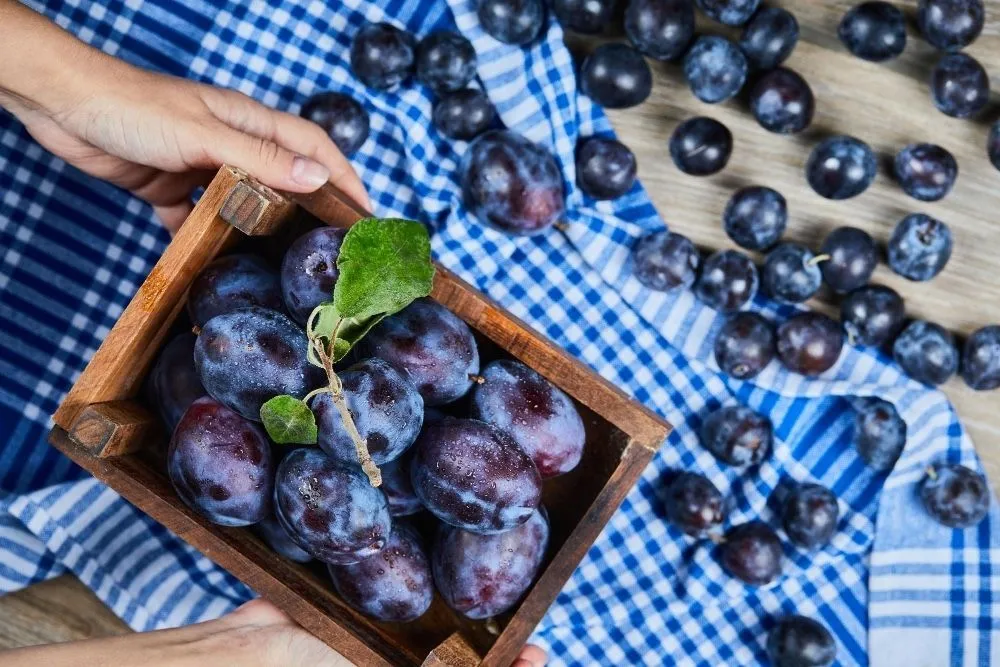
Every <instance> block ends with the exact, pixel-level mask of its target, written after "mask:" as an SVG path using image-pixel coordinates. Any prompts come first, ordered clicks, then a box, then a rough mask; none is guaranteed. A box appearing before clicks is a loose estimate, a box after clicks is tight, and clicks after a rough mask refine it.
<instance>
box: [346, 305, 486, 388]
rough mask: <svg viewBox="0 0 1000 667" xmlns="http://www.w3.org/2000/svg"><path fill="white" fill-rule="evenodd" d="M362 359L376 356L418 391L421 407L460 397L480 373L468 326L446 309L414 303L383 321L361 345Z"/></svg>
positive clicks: (476, 351)
mask: <svg viewBox="0 0 1000 667" xmlns="http://www.w3.org/2000/svg"><path fill="white" fill-rule="evenodd" d="M360 347H361V350H360V352H361V354H362V355H363V356H371V357H378V358H380V359H382V360H384V361H386V362H388V363H389V365H390V366H392V367H393V368H395V369H396V370H398V371H399V372H400V373H402V374H403V376H404V377H406V378H407V379H408V380H409V381H410V382H411V383H413V386H414V387H416V388H417V391H418V392H420V395H421V396H422V397H423V399H424V404H425V405H428V406H431V405H444V404H445V403H451V402H452V401H454V400H456V399H459V398H461V397H462V396H464V395H465V393H466V392H467V391H469V389H470V388H471V387H472V377H471V376H474V375H476V374H478V373H479V349H478V347H477V346H476V339H475V338H473V336H472V330H471V329H469V326H468V325H467V324H466V323H465V322H463V321H462V320H460V319H459V318H458V316H456V315H455V314H454V313H452V312H451V311H449V310H448V309H447V308H445V307H444V306H442V305H440V304H438V303H435V302H434V301H431V300H430V299H418V300H416V301H414V302H413V303H412V304H410V305H409V306H408V307H407V308H405V309H404V310H403V311H402V312H399V313H396V314H395V315H392V316H391V317H387V318H385V319H384V320H382V323H381V324H379V325H378V326H377V327H375V329H373V330H372V331H371V333H369V334H368V335H367V336H365V338H364V339H363V340H362V343H361V346H360Z"/></svg>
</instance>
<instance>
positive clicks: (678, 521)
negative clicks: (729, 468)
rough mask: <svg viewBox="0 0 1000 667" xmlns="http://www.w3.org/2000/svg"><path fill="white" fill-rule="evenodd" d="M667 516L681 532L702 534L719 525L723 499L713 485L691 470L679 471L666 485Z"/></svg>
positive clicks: (723, 512)
mask: <svg viewBox="0 0 1000 667" xmlns="http://www.w3.org/2000/svg"><path fill="white" fill-rule="evenodd" d="M665 505H666V511H667V519H668V520H669V521H670V523H672V524H674V525H675V526H677V528H679V529H680V530H681V532H683V533H684V534H685V535H690V536H691V537H705V536H706V535H709V534H710V533H712V532H715V530H716V529H717V528H719V527H720V526H721V525H722V521H723V519H724V518H725V502H724V500H723V497H722V494H721V493H720V492H719V490H718V489H717V488H715V485H714V484H712V482H711V481H710V480H709V479H708V478H707V477H705V476H704V475H699V474H698V473H694V472H680V473H678V474H677V475H676V476H674V478H673V479H672V480H670V482H669V483H668V484H667V488H666V498H665Z"/></svg>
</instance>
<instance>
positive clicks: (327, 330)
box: [313, 301, 341, 340]
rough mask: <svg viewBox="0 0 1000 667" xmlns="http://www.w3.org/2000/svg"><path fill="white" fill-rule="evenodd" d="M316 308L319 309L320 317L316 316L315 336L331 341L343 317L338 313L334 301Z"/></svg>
mask: <svg viewBox="0 0 1000 667" xmlns="http://www.w3.org/2000/svg"><path fill="white" fill-rule="evenodd" d="M316 308H318V309H319V315H317V316H316V323H315V324H314V325H313V335H314V336H321V337H323V338H326V339H328V340H329V339H330V338H332V337H333V332H334V331H335V330H336V329H337V323H338V322H340V320H341V317H340V315H339V314H338V313H337V308H336V307H335V306H334V305H333V301H327V302H326V303H321V304H319V305H318V306H316Z"/></svg>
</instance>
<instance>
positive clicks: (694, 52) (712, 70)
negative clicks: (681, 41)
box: [684, 35, 748, 104]
mask: <svg viewBox="0 0 1000 667" xmlns="http://www.w3.org/2000/svg"><path fill="white" fill-rule="evenodd" d="M747 70H748V65H747V58H746V56H744V55H743V52H742V51H740V49H739V48H738V47H737V46H736V45H735V44H733V43H732V42H730V41H729V40H728V39H726V38H725V37H719V36H717V35H704V36H702V37H699V38H698V39H696V40H695V42H694V45H693V46H692V47H691V48H690V49H689V50H688V52H687V55H686V56H684V79H685V80H686V81H687V83H688V86H690V88H691V92H692V93H694V96H695V97H697V98H698V99H699V100H701V101H702V102H707V103H708V104H717V103H719V102H725V101H726V100H728V99H730V98H731V97H734V96H735V95H736V93H738V92H740V89H741V88H742V87H743V84H744V83H745V82H746V80H747Z"/></svg>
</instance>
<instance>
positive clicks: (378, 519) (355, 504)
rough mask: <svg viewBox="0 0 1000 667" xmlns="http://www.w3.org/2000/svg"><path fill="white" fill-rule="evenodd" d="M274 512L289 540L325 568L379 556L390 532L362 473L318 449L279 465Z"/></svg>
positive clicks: (381, 502) (384, 510) (381, 498)
mask: <svg viewBox="0 0 1000 667" xmlns="http://www.w3.org/2000/svg"><path fill="white" fill-rule="evenodd" d="M274 507H275V514H276V515H277V517H278V522H279V523H281V526H282V528H284V529H285V530H286V531H287V532H288V535H289V537H291V538H292V541H293V542H295V544H297V545H298V546H299V547H301V548H302V549H303V550H305V551H306V552H308V553H309V554H311V555H312V556H313V557H314V558H317V559H318V560H321V561H323V562H324V563H332V564H335V565H347V564H350V563H357V562H358V561H360V560H363V559H365V558H368V557H369V556H373V555H375V554H377V553H378V552H380V551H381V550H382V549H383V548H384V547H385V545H386V542H387V541H388V539H389V534H390V532H391V529H392V523H391V519H390V517H389V505H388V503H387V501H386V498H385V494H384V493H382V491H380V490H379V489H377V488H375V487H374V486H372V485H371V484H370V483H369V482H368V478H367V477H366V476H365V475H364V473H362V472H361V468H360V467H359V466H358V465H357V464H355V465H353V466H350V465H346V464H343V463H339V462H337V461H335V460H333V459H331V458H330V457H329V456H327V455H326V454H324V453H323V452H321V451H320V450H318V449H314V448H311V447H307V448H303V449H296V450H295V451H293V452H291V453H290V454H288V455H287V456H286V457H285V458H284V459H283V460H282V461H281V464H280V465H279V466H278V473H277V475H276V477H275V481H274Z"/></svg>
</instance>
